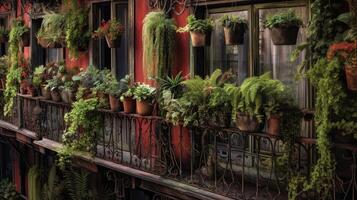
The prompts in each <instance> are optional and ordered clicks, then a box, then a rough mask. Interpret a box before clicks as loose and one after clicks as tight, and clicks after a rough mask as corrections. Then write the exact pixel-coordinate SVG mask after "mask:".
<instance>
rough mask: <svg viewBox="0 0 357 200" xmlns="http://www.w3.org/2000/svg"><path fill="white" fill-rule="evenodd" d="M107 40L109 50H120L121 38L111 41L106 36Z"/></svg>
mask: <svg viewBox="0 0 357 200" xmlns="http://www.w3.org/2000/svg"><path fill="white" fill-rule="evenodd" d="M105 40H106V41H107V44H108V47H109V48H118V47H120V44H121V36H118V37H117V38H116V39H115V40H111V39H110V38H108V37H107V36H105Z"/></svg>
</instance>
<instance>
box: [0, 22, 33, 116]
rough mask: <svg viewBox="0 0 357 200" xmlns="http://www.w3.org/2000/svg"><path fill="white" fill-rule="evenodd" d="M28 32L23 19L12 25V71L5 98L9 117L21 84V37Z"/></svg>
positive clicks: (10, 52)
mask: <svg viewBox="0 0 357 200" xmlns="http://www.w3.org/2000/svg"><path fill="white" fill-rule="evenodd" d="M27 31H28V28H27V27H25V26H24V24H23V21H22V20H21V19H15V20H14V21H13V24H12V28H11V31H10V34H9V50H8V54H9V58H10V69H9V72H8V74H7V75H6V88H5V92H4V96H5V103H6V104H5V107H4V114H5V115H6V116H7V115H9V114H11V113H12V109H13V107H14V98H15V97H16V94H17V91H18V88H19V84H20V81H21V72H22V69H21V67H20V64H21V63H20V62H21V61H23V59H19V58H22V54H21V51H22V49H21V48H20V45H21V41H22V40H21V36H22V35H23V34H24V33H25V32H27Z"/></svg>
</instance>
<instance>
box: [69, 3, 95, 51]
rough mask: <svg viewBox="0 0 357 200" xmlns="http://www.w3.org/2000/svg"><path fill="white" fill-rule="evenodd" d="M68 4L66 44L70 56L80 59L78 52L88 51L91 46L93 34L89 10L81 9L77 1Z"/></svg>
mask: <svg viewBox="0 0 357 200" xmlns="http://www.w3.org/2000/svg"><path fill="white" fill-rule="evenodd" d="M71 2H72V3H67V7H68V9H67V10H66V12H65V35H66V44H67V48H68V49H69V53H70V56H73V57H75V58H77V57H78V52H79V51H80V50H81V51H83V50H86V49H87V48H88V45H89V40H90V37H91V32H90V30H89V25H88V13H89V8H83V7H79V6H78V5H77V4H78V3H77V1H71Z"/></svg>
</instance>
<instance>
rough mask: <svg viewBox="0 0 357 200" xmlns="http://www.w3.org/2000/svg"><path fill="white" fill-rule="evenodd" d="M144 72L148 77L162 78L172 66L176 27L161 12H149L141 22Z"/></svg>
mask: <svg viewBox="0 0 357 200" xmlns="http://www.w3.org/2000/svg"><path fill="white" fill-rule="evenodd" d="M142 39H143V51H144V52H143V54H144V57H143V60H144V63H146V65H145V67H144V70H145V71H146V74H147V76H149V77H164V76H165V75H168V74H170V72H171V69H170V68H171V67H172V66H173V65H174V58H175V47H176V25H175V22H174V20H173V19H169V18H167V17H166V16H165V14H164V13H163V12H150V13H148V14H147V15H146V17H145V19H144V21H143V38H142Z"/></svg>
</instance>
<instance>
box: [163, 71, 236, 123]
mask: <svg viewBox="0 0 357 200" xmlns="http://www.w3.org/2000/svg"><path fill="white" fill-rule="evenodd" d="M230 78H231V73H230V72H226V73H225V74H222V72H221V70H216V71H214V72H213V73H212V75H211V76H210V77H206V78H205V79H202V78H201V77H199V76H195V77H193V78H192V79H189V80H186V81H183V82H182V85H183V86H184V92H183V94H182V97H181V96H180V95H173V93H172V91H170V90H164V91H163V92H162V99H163V105H162V107H163V111H164V112H163V115H164V116H165V118H166V119H167V120H168V121H170V122H172V123H173V124H178V123H183V125H184V126H191V125H193V126H199V125H207V123H208V122H209V123H212V124H211V125H213V124H220V125H221V126H222V125H223V124H226V123H227V121H225V119H226V118H227V117H226V116H227V115H229V113H230V110H231V109H230V105H229V99H228V98H226V97H227V94H226V93H225V90H223V89H222V88H223V85H224V84H225V83H226V82H227V81H228V80H229V79H230ZM220 122H222V123H220Z"/></svg>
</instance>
